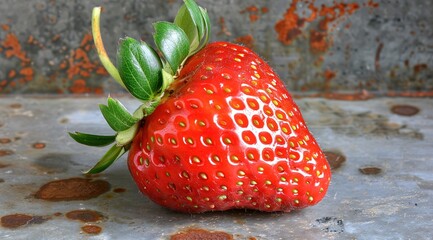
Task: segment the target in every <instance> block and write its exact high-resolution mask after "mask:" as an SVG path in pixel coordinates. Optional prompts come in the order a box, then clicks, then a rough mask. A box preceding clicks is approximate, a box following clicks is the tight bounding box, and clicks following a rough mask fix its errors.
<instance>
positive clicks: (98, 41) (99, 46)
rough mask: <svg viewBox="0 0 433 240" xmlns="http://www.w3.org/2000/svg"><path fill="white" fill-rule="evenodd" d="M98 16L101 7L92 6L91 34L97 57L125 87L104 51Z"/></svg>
mask: <svg viewBox="0 0 433 240" xmlns="http://www.w3.org/2000/svg"><path fill="white" fill-rule="evenodd" d="M100 17H101V7H95V8H93V11H92V34H93V41H94V42H95V46H96V50H97V52H98V56H99V59H100V60H101V63H102V65H103V66H104V67H105V69H106V70H107V72H108V73H109V74H110V75H111V76H112V77H113V78H114V80H116V82H117V83H119V84H120V85H121V86H122V87H124V88H126V87H125V84H123V82H122V79H121V78H120V75H119V71H118V70H117V68H116V67H115V66H114V64H113V63H112V62H111V60H110V58H109V57H108V54H107V52H106V51H105V47H104V43H103V42H102V37H101V28H100V24H99V22H100V21H99V20H100Z"/></svg>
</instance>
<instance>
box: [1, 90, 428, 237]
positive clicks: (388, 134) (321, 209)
mask: <svg viewBox="0 0 433 240" xmlns="http://www.w3.org/2000/svg"><path fill="white" fill-rule="evenodd" d="M120 100H121V101H122V102H123V103H124V104H125V105H126V106H127V107H128V108H130V109H134V107H135V106H136V105H137V103H136V102H135V101H134V100H132V99H130V98H127V97H120ZM104 102H105V97H81V98H74V97H63V98H62V97H50V96H27V97H23V96H9V97H0V192H1V194H0V217H1V226H0V239H4V240H6V239H14V240H15V239H169V238H170V237H171V236H173V235H175V234H176V233H179V232H185V231H188V229H196V230H197V229H201V230H208V231H219V233H218V234H219V235H218V236H233V238H234V239H271V240H273V239H429V238H431V236H433V230H432V229H433V207H432V206H433V204H432V202H433V201H432V200H433V154H432V153H433V100H432V99H428V98H424V99H421V98H374V99H370V100H367V101H337V100H327V99H321V98H301V99H296V102H297V103H298V104H299V106H300V108H301V110H302V111H303V114H304V117H305V119H306V121H307V124H308V125H309V127H310V130H311V131H312V132H313V134H314V135H315V136H316V138H317V140H318V142H319V144H320V145H321V146H322V147H323V149H324V150H325V151H327V152H328V156H329V157H330V158H332V159H334V160H335V159H336V160H337V161H338V160H340V161H341V160H342V159H343V158H345V162H343V163H342V164H341V165H340V166H338V164H336V165H335V166H334V168H333V170H332V171H333V177H332V182H331V186H330V188H329V191H328V194H327V196H326V197H325V199H324V200H323V201H322V202H320V203H319V204H318V205H316V206H314V207H310V208H307V209H304V210H302V211H297V212H292V213H285V214H283V213H260V212H254V211H240V210H239V211H229V212H216V213H205V214H197V215H189V214H180V213H175V212H171V211H168V210H166V209H163V208H161V207H159V206H157V205H155V204H154V203H152V202H151V201H149V200H148V199H147V198H146V197H144V196H142V195H141V194H140V193H139V192H138V190H137V188H136V186H135V184H134V182H133V181H132V179H131V178H130V176H129V172H128V169H127V167H126V164H125V161H124V160H125V158H123V159H122V160H121V161H118V162H116V163H115V165H114V166H113V167H112V168H110V169H109V170H108V171H106V172H105V173H103V174H100V175H97V176H93V177H91V178H86V177H84V176H82V175H81V174H80V172H81V171H83V170H86V169H87V168H88V167H90V166H91V165H92V164H93V163H94V162H95V161H96V160H97V159H98V158H99V157H100V156H101V155H102V154H103V152H104V150H105V149H97V148H86V147H83V146H81V145H79V144H76V143H75V142H73V140H72V139H70V138H69V136H68V135H67V133H66V132H67V131H76V130H80V131H87V132H99V133H108V132H109V129H107V128H106V127H105V124H103V123H104V120H103V118H102V116H101V115H100V114H99V110H98V107H97V104H99V103H104ZM396 105H411V106H413V107H415V108H408V109H403V112H402V113H403V114H405V113H406V114H410V113H411V112H410V111H412V110H416V109H419V110H420V111H419V112H418V113H416V111H414V112H412V113H415V115H413V116H404V115H400V114H401V113H400V114H398V113H399V110H401V109H398V108H397V109H396V108H394V109H393V107H394V106H396ZM331 152H332V153H334V154H332V153H331ZM47 183H50V184H49V185H45V184H47ZM71 185H72V187H71ZM74 186H75V187H77V186H78V189H82V190H81V191H80V192H77V193H75V194H76V195H74V196H73V197H75V199H76V200H73V201H65V200H67V199H57V201H48V200H46V199H52V198H53V197H54V195H55V193H56V192H55V191H56V190H57V191H58V190H64V191H74V189H76V188H73V187H74ZM68 187H71V189H68ZM50 191H51V195H50ZM53 191H54V192H53ZM69 197H70V196H69ZM91 197H92V198H91ZM86 198H88V199H86ZM92 232H93V234H92ZM223 232H225V233H226V234H224V233H223ZM214 234H217V233H215V232H214Z"/></svg>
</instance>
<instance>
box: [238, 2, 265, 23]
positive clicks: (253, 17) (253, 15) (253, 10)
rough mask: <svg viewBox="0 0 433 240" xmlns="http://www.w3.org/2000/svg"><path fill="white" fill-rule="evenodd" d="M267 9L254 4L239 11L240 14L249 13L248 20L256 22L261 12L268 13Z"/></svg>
mask: <svg viewBox="0 0 433 240" xmlns="http://www.w3.org/2000/svg"><path fill="white" fill-rule="evenodd" d="M268 11H269V9H268V8H266V7H262V8H260V9H259V8H258V7H257V6H255V5H251V6H248V7H246V8H245V9H244V10H242V11H240V13H241V14H244V13H247V14H249V18H250V22H256V21H257V20H259V19H260V16H261V14H266V13H268Z"/></svg>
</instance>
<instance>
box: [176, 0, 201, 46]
mask: <svg viewBox="0 0 433 240" xmlns="http://www.w3.org/2000/svg"><path fill="white" fill-rule="evenodd" d="M202 20H203V18H202V17H201V13H200V9H199V8H198V6H197V4H196V3H195V2H194V1H190V0H186V1H185V4H184V5H182V7H181V8H180V9H179V11H178V13H177V15H176V18H175V19H174V23H175V24H176V25H177V26H179V27H180V28H182V30H183V31H184V32H185V33H186V35H187V36H188V39H189V42H190V46H189V49H190V52H191V51H193V50H195V49H197V47H198V46H199V44H200V39H201V37H202V34H203V29H204V24H203V21H202Z"/></svg>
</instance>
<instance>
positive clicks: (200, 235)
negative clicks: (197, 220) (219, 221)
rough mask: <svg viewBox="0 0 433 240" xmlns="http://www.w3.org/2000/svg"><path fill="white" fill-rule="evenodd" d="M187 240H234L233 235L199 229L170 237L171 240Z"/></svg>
mask: <svg viewBox="0 0 433 240" xmlns="http://www.w3.org/2000/svg"><path fill="white" fill-rule="evenodd" d="M187 239H218V240H232V239H233V235H231V234H228V233H226V232H219V231H209V230H205V229H198V228H188V229H185V230H182V231H180V232H178V233H176V234H174V235H172V236H171V237H170V240H187Z"/></svg>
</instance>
